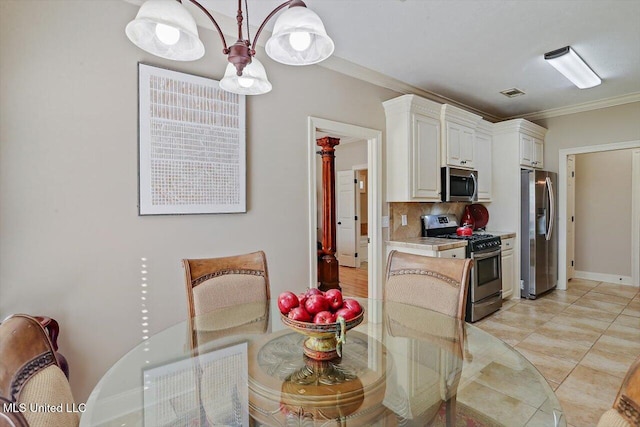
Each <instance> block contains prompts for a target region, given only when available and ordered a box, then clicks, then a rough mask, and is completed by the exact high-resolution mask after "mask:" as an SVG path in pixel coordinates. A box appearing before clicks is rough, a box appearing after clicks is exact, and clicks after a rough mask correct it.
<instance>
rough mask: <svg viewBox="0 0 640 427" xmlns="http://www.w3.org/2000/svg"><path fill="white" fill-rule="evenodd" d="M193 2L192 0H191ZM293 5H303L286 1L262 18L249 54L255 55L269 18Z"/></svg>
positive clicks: (290, 0) (298, 1)
mask: <svg viewBox="0 0 640 427" xmlns="http://www.w3.org/2000/svg"><path fill="white" fill-rule="evenodd" d="M191 1H193V0H191ZM293 3H302V6H304V3H303V2H301V1H300V0H288V1H286V2H284V3H282V4H281V5H280V6H278V7H276V8H275V9H273V11H271V13H270V14H269V16H267V17H266V18H264V21H262V24H260V28H258V31H257V32H256V36H255V37H254V38H253V43H252V44H251V54H252V55H255V54H256V46H257V45H256V43H258V37H260V33H262V29H263V28H264V26H265V25H266V24H267V22H269V20H270V19H271V18H273V15H275V14H276V13H278V12H280V11H281V10H282V9H284V8H285V7H287V6H289V5H291V4H293Z"/></svg>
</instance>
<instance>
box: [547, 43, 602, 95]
mask: <svg viewBox="0 0 640 427" xmlns="http://www.w3.org/2000/svg"><path fill="white" fill-rule="evenodd" d="M544 59H545V60H546V61H547V62H549V64H551V65H552V66H553V67H554V68H555V69H556V70H558V71H560V72H561V73H562V74H563V75H564V76H565V77H566V78H568V79H569V80H571V83H573V84H574V85H576V86H578V87H579V88H580V89H588V88H590V87H594V86H598V85H599V84H600V83H602V80H600V77H598V75H597V74H596V73H594V72H593V70H592V69H591V68H589V66H588V65H587V64H586V63H585V62H584V61H583V60H582V58H580V57H579V56H578V54H577V53H576V52H575V51H574V50H573V49H571V46H565V47H563V48H561V49H557V50H554V51H552V52H547V53H545V54H544Z"/></svg>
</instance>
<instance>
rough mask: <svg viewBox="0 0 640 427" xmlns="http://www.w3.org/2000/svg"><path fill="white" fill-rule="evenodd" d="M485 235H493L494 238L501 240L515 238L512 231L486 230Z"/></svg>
mask: <svg viewBox="0 0 640 427" xmlns="http://www.w3.org/2000/svg"><path fill="white" fill-rule="evenodd" d="M485 233H487V234H493V235H494V236H500V238H501V239H511V238H515V237H516V233H515V232H513V231H496V230H487V231H485Z"/></svg>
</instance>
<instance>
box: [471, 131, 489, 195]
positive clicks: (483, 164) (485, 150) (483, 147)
mask: <svg viewBox="0 0 640 427" xmlns="http://www.w3.org/2000/svg"><path fill="white" fill-rule="evenodd" d="M492 149H493V124H492V123H490V122H488V121H486V120H481V121H480V122H479V123H478V126H477V127H476V141H475V165H476V170H477V171H478V201H479V202H490V201H491V195H492V189H493V173H492V167H493V162H492V152H491V151H492Z"/></svg>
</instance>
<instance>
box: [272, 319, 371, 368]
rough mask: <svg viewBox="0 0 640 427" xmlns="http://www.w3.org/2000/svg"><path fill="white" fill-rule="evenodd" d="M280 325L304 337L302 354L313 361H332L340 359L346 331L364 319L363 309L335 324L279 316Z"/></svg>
mask: <svg viewBox="0 0 640 427" xmlns="http://www.w3.org/2000/svg"><path fill="white" fill-rule="evenodd" d="M280 318H281V319H282V323H284V324H285V325H287V326H288V327H290V328H291V329H293V330H294V331H296V332H299V333H301V334H303V335H306V336H307V337H308V338H307V339H306V340H304V345H303V350H304V354H305V355H306V356H307V357H309V358H311V359H313V360H332V359H335V358H337V357H342V344H344V343H345V341H346V336H347V331H348V330H349V329H352V328H355V327H356V326H358V325H359V324H360V323H362V320H363V319H364V309H363V310H362V311H361V312H360V314H358V315H357V316H356V317H354V318H353V319H350V320H344V319H343V318H342V317H340V318H338V321H337V322H335V323H326V324H322V323H310V322H301V321H299V320H292V319H289V318H288V317H287V316H286V315H284V314H280Z"/></svg>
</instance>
